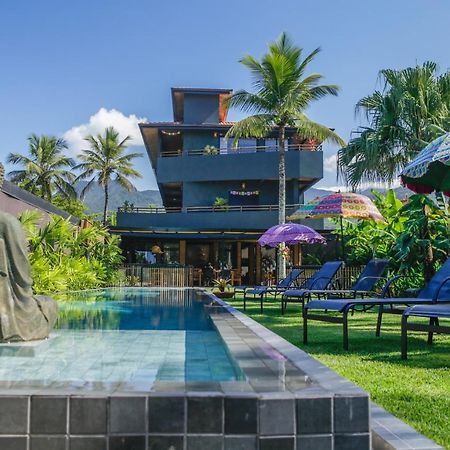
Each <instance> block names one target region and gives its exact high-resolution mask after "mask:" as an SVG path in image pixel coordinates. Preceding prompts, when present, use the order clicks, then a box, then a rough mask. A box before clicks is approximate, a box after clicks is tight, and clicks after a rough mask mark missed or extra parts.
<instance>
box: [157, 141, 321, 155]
mask: <svg viewBox="0 0 450 450" xmlns="http://www.w3.org/2000/svg"><path fill="white" fill-rule="evenodd" d="M285 149H286V151H289V152H291V151H297V152H298V151H308V152H317V151H322V145H321V144H289V145H287V146H286V147H285ZM277 151H278V146H277V145H259V146H258V145H255V146H241V147H239V146H238V147H225V148H219V147H213V146H208V147H206V148H202V149H197V150H187V151H185V152H183V150H182V149H178V150H173V151H162V152H161V157H163V158H170V157H175V156H222V155H236V154H244V153H245V154H247V153H273V152H277Z"/></svg>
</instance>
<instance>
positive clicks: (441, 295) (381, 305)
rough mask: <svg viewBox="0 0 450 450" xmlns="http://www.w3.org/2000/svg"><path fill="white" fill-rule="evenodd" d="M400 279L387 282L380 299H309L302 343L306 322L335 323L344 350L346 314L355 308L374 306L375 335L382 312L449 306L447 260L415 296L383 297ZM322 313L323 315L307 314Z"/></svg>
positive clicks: (449, 288) (305, 337) (399, 312)
mask: <svg viewBox="0 0 450 450" xmlns="http://www.w3.org/2000/svg"><path fill="white" fill-rule="evenodd" d="M398 278H400V276H396V277H394V278H392V279H391V280H389V281H388V282H387V283H386V284H385V286H384V287H383V290H382V293H381V298H364V299H328V300H312V301H310V302H309V303H308V304H306V305H305V306H304V308H303V342H304V343H305V344H306V343H307V342H308V320H318V321H322V322H331V323H339V324H342V326H343V346H344V349H345V350H348V314H349V313H350V312H352V311H353V310H355V309H357V308H358V307H360V308H363V309H366V308H373V307H378V320H377V328H376V335H377V336H379V335H380V332H381V323H382V318H383V313H385V312H386V313H396V314H401V313H403V309H399V308H396V306H410V305H418V304H436V303H445V302H449V303H450V258H449V259H447V261H446V262H445V263H444V265H443V266H442V267H441V268H440V269H439V271H438V272H436V274H435V275H434V277H433V278H432V279H431V280H430V282H429V283H428V284H427V285H426V286H425V287H424V288H423V289H422V290H421V291H420V292H419V294H418V296H417V297H411V298H386V295H387V294H388V292H389V289H390V287H391V285H392V284H393V283H394V282H395V281H396V280H397V279H398ZM311 311H322V312H324V313H323V314H317V313H311ZM328 311H331V312H333V313H338V314H339V316H336V315H330V314H328V313H327V312H328Z"/></svg>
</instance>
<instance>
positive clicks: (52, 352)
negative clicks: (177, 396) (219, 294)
mask: <svg viewBox="0 0 450 450" xmlns="http://www.w3.org/2000/svg"><path fill="white" fill-rule="evenodd" d="M205 301H206V299H205V297H203V296H202V295H201V294H199V293H196V292H195V291H192V290H157V289H154V290H152V289H120V290H117V289H114V290H101V291H90V292H89V291H88V292H85V293H83V294H71V295H70V301H65V302H61V303H60V312H59V317H58V322H57V325H56V329H55V330H54V332H53V333H52V335H51V337H50V339H48V340H46V341H44V342H35V343H34V342H31V343H21V344H10V345H6V346H5V345H3V346H1V347H0V382H11V384H12V386H14V385H17V384H21V385H23V383H24V382H25V383H27V384H31V385H35V386H39V385H44V386H46V385H48V384H50V385H51V384H53V385H58V384H61V383H70V384H71V385H75V386H77V385H79V386H80V387H81V386H86V385H89V384H94V385H95V383H97V384H100V383H101V384H105V383H106V384H108V383H110V384H115V385H118V384H120V385H121V387H122V388H123V387H129V388H132V389H137V390H150V389H151V387H152V385H153V384H154V382H155V381H156V380H162V381H204V382H208V381H216V382H217V381H232V380H236V379H237V378H239V377H240V376H242V375H241V374H240V371H239V369H238V368H237V366H236V365H235V364H234V362H233V361H232V358H231V357H230V355H229V353H228V351H227V348H226V346H225V345H224V343H223V342H222V340H221V338H220V336H219V334H218V333H217V331H216V330H215V329H214V326H213V324H212V322H211V320H210V318H209V317H208V315H207V314H206V313H205V309H204V306H203V304H204V303H205Z"/></svg>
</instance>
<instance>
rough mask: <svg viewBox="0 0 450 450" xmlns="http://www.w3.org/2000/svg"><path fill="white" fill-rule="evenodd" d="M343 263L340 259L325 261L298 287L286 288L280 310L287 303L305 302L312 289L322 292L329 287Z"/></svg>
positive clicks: (283, 309)
mask: <svg viewBox="0 0 450 450" xmlns="http://www.w3.org/2000/svg"><path fill="white" fill-rule="evenodd" d="M343 264H344V263H343V262H342V261H329V262H326V263H325V264H324V265H323V266H322V267H321V268H320V269H319V270H317V271H316V272H315V273H314V274H313V275H312V276H311V277H310V278H309V279H307V280H306V281H305V282H304V283H303V285H302V286H301V287H300V289H286V290H285V291H284V292H283V295H282V297H281V312H282V314H284V311H285V309H286V307H287V304H288V303H301V304H302V306H303V305H304V304H305V300H306V299H308V298H309V293H310V292H312V291H316V292H323V291H324V290H327V289H330V288H331V287H332V284H333V280H334V277H335V276H336V274H337V272H338V271H339V269H340V268H341V267H342V265H343Z"/></svg>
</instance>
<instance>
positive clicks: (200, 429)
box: [187, 397, 223, 434]
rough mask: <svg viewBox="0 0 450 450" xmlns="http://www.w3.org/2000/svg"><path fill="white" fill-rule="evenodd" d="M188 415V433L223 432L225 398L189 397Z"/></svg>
mask: <svg viewBox="0 0 450 450" xmlns="http://www.w3.org/2000/svg"><path fill="white" fill-rule="evenodd" d="M187 417H188V419H187V432H188V433H211V434H219V433H222V432H223V430H222V427H223V398H222V397H189V398H188V399H187Z"/></svg>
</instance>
